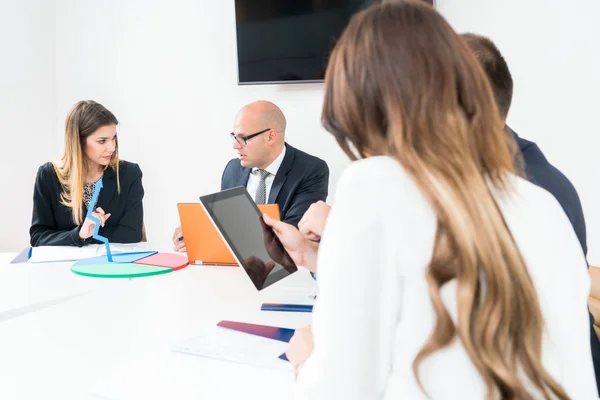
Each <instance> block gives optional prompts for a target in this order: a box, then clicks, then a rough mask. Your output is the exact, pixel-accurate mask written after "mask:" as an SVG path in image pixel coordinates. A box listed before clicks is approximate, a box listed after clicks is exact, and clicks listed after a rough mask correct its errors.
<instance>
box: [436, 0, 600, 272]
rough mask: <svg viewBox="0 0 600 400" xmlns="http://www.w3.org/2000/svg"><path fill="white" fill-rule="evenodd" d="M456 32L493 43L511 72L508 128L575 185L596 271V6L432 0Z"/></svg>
mask: <svg viewBox="0 0 600 400" xmlns="http://www.w3.org/2000/svg"><path fill="white" fill-rule="evenodd" d="M437 8H438V10H439V11H440V12H441V13H442V14H443V15H444V16H445V17H446V18H447V19H448V21H449V22H450V24H451V25H452V26H453V27H454V29H456V30H457V31H458V32H475V33H479V34H483V35H486V36H488V37H489V38H491V39H492V40H493V41H494V42H495V43H496V45H497V46H498V48H499V49H500V51H501V52H502V53H503V54H504V56H505V58H506V60H507V62H508V65H509V67H510V69H511V72H512V75H513V79H514V83H515V90H514V97H513V105H512V107H511V111H510V113H509V116H508V123H509V125H511V126H512V127H513V129H515V131H516V132H517V133H519V134H520V135H521V136H522V137H524V138H526V139H529V140H532V141H535V142H536V143H537V144H538V145H539V146H540V148H541V149H542V151H543V152H544V153H545V154H546V156H547V158H548V159H549V160H550V162H552V163H553V164H554V165H555V166H556V167H557V168H559V169H560V170H561V171H562V172H563V173H564V174H565V175H567V177H568V178H569V179H570V180H571V182H573V184H574V185H575V187H576V189H577V191H578V193H579V196H580V198H581V202H582V204H583V211H584V214H585V217H586V223H587V233H588V236H587V242H588V248H589V252H588V260H589V262H590V263H591V264H593V265H600V163H599V162H598V160H599V158H600V157H599V156H598V155H599V154H600V125H599V124H598V113H599V111H600V99H599V96H600V23H599V21H600V2H599V1H598V0H570V1H568V2H567V1H563V0H526V1H523V0H502V1H498V0H437Z"/></svg>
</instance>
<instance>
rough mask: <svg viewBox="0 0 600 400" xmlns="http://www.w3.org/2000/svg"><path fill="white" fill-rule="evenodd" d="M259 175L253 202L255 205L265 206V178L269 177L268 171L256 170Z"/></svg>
mask: <svg viewBox="0 0 600 400" xmlns="http://www.w3.org/2000/svg"><path fill="white" fill-rule="evenodd" d="M257 171H258V174H259V175H260V182H258V187H257V188H256V195H255V196H254V202H255V203H256V204H266V203H267V184H266V182H265V180H266V179H267V176H269V175H271V174H270V173H269V172H268V171H265V170H264V169H259V170H257Z"/></svg>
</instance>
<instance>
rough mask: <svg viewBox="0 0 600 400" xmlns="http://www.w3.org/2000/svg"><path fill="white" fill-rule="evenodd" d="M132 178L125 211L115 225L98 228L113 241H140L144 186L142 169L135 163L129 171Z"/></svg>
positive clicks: (126, 194) (101, 233) (100, 232)
mask: <svg viewBox="0 0 600 400" xmlns="http://www.w3.org/2000/svg"><path fill="white" fill-rule="evenodd" d="M131 174H132V176H133V180H132V183H131V186H130V189H129V192H128V193H121V195H125V196H127V199H126V200H125V211H124V212H123V215H122V216H121V219H120V220H119V223H118V225H117V226H107V227H104V228H100V231H99V232H98V233H99V234H100V235H101V236H104V237H106V238H108V240H109V241H110V242H114V243H138V242H141V241H142V225H143V223H144V207H143V205H142V200H143V199H144V187H143V186H142V170H141V169H140V167H139V165H137V164H135V165H134V167H133V171H132V172H131Z"/></svg>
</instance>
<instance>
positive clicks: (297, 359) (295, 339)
mask: <svg viewBox="0 0 600 400" xmlns="http://www.w3.org/2000/svg"><path fill="white" fill-rule="evenodd" d="M313 348H314V344H313V335H312V328H311V326H310V325H309V326H305V327H304V328H302V329H296V332H295V333H294V336H292V338H291V339H290V343H289V345H288V349H287V351H286V352H285V355H286V357H287V359H288V360H289V361H290V363H291V364H292V365H293V366H294V370H295V371H296V376H297V375H298V371H299V370H300V368H302V366H303V365H304V362H305V361H306V360H307V359H308V357H309V356H310V355H311V354H312V351H313Z"/></svg>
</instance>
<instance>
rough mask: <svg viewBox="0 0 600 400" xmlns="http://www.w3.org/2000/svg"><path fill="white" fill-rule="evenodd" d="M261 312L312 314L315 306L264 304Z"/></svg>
mask: <svg viewBox="0 0 600 400" xmlns="http://www.w3.org/2000/svg"><path fill="white" fill-rule="evenodd" d="M260 309H261V311H288V312H312V310H313V306H311V305H307V304H274V303H264V304H263V305H262V306H261V307H260Z"/></svg>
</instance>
